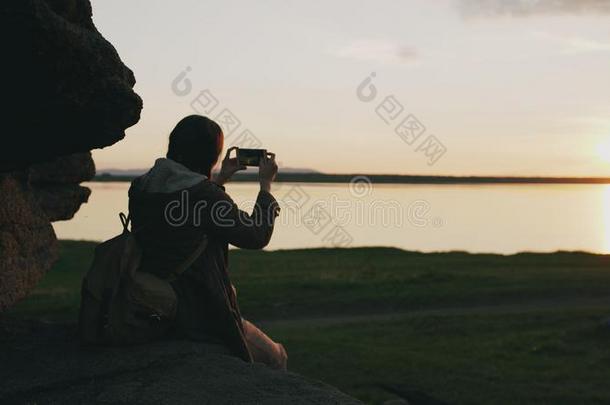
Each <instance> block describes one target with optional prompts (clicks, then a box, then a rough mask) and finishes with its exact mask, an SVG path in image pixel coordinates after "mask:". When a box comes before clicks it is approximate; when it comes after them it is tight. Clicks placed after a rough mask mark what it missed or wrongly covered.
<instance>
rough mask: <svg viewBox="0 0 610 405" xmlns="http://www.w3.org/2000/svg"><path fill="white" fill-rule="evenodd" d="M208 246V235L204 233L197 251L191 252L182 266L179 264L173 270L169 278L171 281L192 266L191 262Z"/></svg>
mask: <svg viewBox="0 0 610 405" xmlns="http://www.w3.org/2000/svg"><path fill="white" fill-rule="evenodd" d="M207 246H208V236H207V235H203V239H202V240H201V243H199V246H197V249H195V251H194V252H193V253H191V254H190V256H189V257H187V258H186V260H185V261H184V262H182V264H180V266H178V267H177V268H176V269H175V270H174V271H172V273H171V274H170V276H169V278H168V279H169V280H170V281H171V280H175V279H176V278H177V277H178V276H179V275H180V274H182V273H184V272H185V271H186V270H187V269H188V268H189V267H191V264H193V263H194V262H195V260H197V258H198V257H199V256H201V254H202V253H203V251H204V250H205V248H206V247H207Z"/></svg>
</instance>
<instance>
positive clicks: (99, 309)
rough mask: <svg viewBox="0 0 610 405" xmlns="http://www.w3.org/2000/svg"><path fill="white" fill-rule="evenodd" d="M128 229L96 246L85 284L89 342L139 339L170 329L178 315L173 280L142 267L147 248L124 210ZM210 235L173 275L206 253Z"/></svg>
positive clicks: (83, 329) (82, 321) (83, 323)
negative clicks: (137, 237) (143, 245)
mask: <svg viewBox="0 0 610 405" xmlns="http://www.w3.org/2000/svg"><path fill="white" fill-rule="evenodd" d="M119 217H120V219H121V223H122V224H123V233H121V234H120V235H118V236H115V237H114V238H112V239H110V240H107V241H105V242H103V243H101V244H99V245H98V246H97V247H96V248H95V255H94V258H93V263H92V264H91V267H90V269H89V271H88V272H87V274H86V276H85V278H84V279H83V284H82V289H81V306H80V313H79V322H78V323H79V332H80V338H81V341H82V342H83V343H86V344H110V345H121V344H133V343H142V342H146V341H150V340H154V339H157V338H160V337H162V336H163V335H165V334H166V333H167V331H168V329H169V327H170V326H171V325H172V322H173V320H174V319H175V316H176V310H177V304H178V302H177V298H176V293H175V292H174V289H173V288H172V286H171V285H170V283H169V281H168V280H166V279H162V278H160V277H157V276H155V275H153V274H150V273H144V272H139V271H138V268H139V266H140V261H141V258H142V252H141V250H140V248H139V247H138V244H137V243H136V240H135V237H134V235H133V234H132V233H131V232H130V231H129V217H128V216H127V217H126V216H125V215H124V214H123V213H121V214H120V215H119ZM206 246H207V238H205V237H204V239H203V241H202V242H201V244H200V245H199V246H198V247H197V249H196V250H195V252H193V253H192V254H191V256H189V257H188V258H187V259H186V260H185V261H184V262H183V263H182V265H180V266H179V267H178V268H177V269H175V270H174V271H173V272H172V275H171V277H177V276H178V275H180V274H181V273H183V272H184V271H185V270H187V269H188V268H189V267H190V266H191V264H193V262H194V261H195V260H196V259H197V258H198V257H199V256H200V255H201V253H203V251H204V250H205V248H206Z"/></svg>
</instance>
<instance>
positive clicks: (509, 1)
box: [456, 0, 610, 18]
mask: <svg viewBox="0 0 610 405" xmlns="http://www.w3.org/2000/svg"><path fill="white" fill-rule="evenodd" d="M456 1H457V7H458V10H459V11H460V13H461V14H462V16H463V17H465V18H470V17H529V16H536V15H562V14H564V15H565V14H568V15H583V14H593V15H596V14H597V15H600V14H610V0H456Z"/></svg>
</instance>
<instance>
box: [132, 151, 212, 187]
mask: <svg viewBox="0 0 610 405" xmlns="http://www.w3.org/2000/svg"><path fill="white" fill-rule="evenodd" d="M206 179H207V176H205V175H203V174H200V173H196V172H194V171H192V170H190V169H189V168H187V167H186V166H184V165H182V164H180V163H178V162H176V161H174V160H171V159H167V158H159V159H157V160H156V161H155V164H154V166H153V167H152V168H151V169H150V170H149V171H148V172H147V173H146V174H144V175H142V176H140V177H138V178H136V179H135V180H134V181H133V182H132V183H131V187H132V189H133V190H134V191H138V192H143V193H175V192H176V191H180V190H185V189H187V188H191V187H193V186H194V185H196V184H199V183H201V182H202V181H204V180H206Z"/></svg>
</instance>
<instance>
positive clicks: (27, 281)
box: [0, 174, 58, 312]
mask: <svg viewBox="0 0 610 405" xmlns="http://www.w3.org/2000/svg"><path fill="white" fill-rule="evenodd" d="M0 195H1V196H2V200H0V312H1V311H2V310H4V309H6V308H8V307H9V306H10V305H12V304H13V303H14V302H16V301H17V300H19V299H21V298H23V297H25V295H26V294H27V293H28V292H29V291H30V290H31V289H32V288H34V286H35V285H36V284H37V283H38V281H39V280H40V279H41V278H42V276H43V275H44V274H45V273H46V272H47V270H49V269H50V268H51V265H52V264H53V263H54V262H55V260H57V250H58V246H57V240H56V238H55V233H54V232H53V228H52V227H51V224H50V223H49V220H48V219H47V217H46V215H44V213H43V212H42V210H41V209H40V207H39V206H38V204H37V203H36V201H35V199H34V196H33V194H32V192H31V189H30V186H29V185H28V183H27V181H26V180H25V179H23V178H19V177H17V176H7V175H1V174H0Z"/></svg>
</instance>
